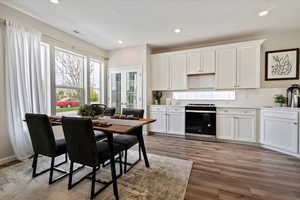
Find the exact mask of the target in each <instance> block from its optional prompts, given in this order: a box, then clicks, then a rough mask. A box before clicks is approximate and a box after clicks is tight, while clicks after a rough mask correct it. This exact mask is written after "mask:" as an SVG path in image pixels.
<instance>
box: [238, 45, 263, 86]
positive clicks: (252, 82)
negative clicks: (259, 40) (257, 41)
mask: <svg viewBox="0 0 300 200" xmlns="http://www.w3.org/2000/svg"><path fill="white" fill-rule="evenodd" d="M236 87H237V88H259V87H260V46H258V45H249V46H242V47H238V48H237V69H236Z"/></svg>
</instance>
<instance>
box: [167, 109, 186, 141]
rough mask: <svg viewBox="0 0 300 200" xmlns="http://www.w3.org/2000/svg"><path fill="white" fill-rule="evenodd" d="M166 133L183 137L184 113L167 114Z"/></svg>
mask: <svg viewBox="0 0 300 200" xmlns="http://www.w3.org/2000/svg"><path fill="white" fill-rule="evenodd" d="M167 133H168V134H175V135H182V136H183V135H185V117H184V113H168V114H167Z"/></svg>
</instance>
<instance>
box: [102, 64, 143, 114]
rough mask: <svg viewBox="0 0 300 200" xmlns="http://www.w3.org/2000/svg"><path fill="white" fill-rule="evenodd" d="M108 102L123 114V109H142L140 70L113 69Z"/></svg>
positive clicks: (118, 112)
mask: <svg viewBox="0 0 300 200" xmlns="http://www.w3.org/2000/svg"><path fill="white" fill-rule="evenodd" d="M109 79H110V80H109V89H108V93H109V95H108V98H109V100H108V102H109V105H110V106H111V107H114V108H116V113H117V114H120V113H122V109H123V108H142V84H143V82H142V73H141V70H140V69H139V68H134V69H133V68H131V69H124V68H122V69H121V68H120V69H112V70H111V71H110V73H109Z"/></svg>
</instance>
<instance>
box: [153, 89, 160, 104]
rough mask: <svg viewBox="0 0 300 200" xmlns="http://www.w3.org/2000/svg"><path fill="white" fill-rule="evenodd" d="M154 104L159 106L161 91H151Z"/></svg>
mask: <svg viewBox="0 0 300 200" xmlns="http://www.w3.org/2000/svg"><path fill="white" fill-rule="evenodd" d="M152 94H153V99H154V104H160V99H161V97H162V91H153V93H152Z"/></svg>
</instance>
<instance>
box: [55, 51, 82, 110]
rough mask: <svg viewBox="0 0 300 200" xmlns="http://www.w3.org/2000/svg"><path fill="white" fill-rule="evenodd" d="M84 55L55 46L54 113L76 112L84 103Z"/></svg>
mask: <svg viewBox="0 0 300 200" xmlns="http://www.w3.org/2000/svg"><path fill="white" fill-rule="evenodd" d="M84 62H85V57H84V56H82V55H78V54H75V53H72V52H69V51H66V50H63V49H59V48H55V86H56V114H57V115H60V114H64V115H66V114H67V115H68V114H76V113H77V111H78V110H79V107H80V104H82V103H84V96H83V92H84V85H83V75H84Z"/></svg>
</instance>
